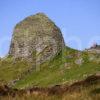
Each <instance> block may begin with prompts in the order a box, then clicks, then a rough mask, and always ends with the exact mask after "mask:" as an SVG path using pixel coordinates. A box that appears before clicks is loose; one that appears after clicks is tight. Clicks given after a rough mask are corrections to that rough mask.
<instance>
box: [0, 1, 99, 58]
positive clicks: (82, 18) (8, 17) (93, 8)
mask: <svg viewBox="0 0 100 100" xmlns="http://www.w3.org/2000/svg"><path fill="white" fill-rule="evenodd" d="M38 12H43V13H45V14H46V15H47V16H48V17H49V18H51V19H52V20H53V21H54V22H55V23H56V25H57V26H58V27H59V28H60V29H61V31H62V34H63V37H64V40H65V42H66V45H67V46H69V47H71V48H75V49H78V50H84V49H85V48H89V47H90V46H91V45H92V44H93V43H98V44H100V0H0V56H1V57H3V56H5V55H6V54H7V53H8V51H9V46H10V41H11V37H12V34H13V29H14V27H15V25H16V24H17V23H18V22H20V21H21V20H23V19H24V18H25V17H27V16H30V15H34V14H36V13H38Z"/></svg>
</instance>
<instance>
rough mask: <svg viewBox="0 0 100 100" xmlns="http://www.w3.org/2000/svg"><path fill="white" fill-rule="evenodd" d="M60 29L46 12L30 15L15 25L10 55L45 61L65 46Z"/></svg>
mask: <svg viewBox="0 0 100 100" xmlns="http://www.w3.org/2000/svg"><path fill="white" fill-rule="evenodd" d="M64 46H65V43H64V39H63V36H62V33H61V31H60V29H59V28H58V27H57V26H56V25H55V24H54V22H52V21H51V20H50V19H49V18H48V17H47V16H46V15H45V14H43V13H38V14H36V15H32V16H29V17H27V18H25V19H24V20H23V21H21V22H20V23H18V24H17V25H16V26H15V29H14V32H13V36H12V40H11V45H10V50H9V55H11V56H12V57H14V58H25V59H32V60H36V61H37V62H40V63H42V62H45V61H46V60H49V59H51V58H53V57H54V56H55V55H56V54H57V53H59V52H60V51H61V49H62V48H64Z"/></svg>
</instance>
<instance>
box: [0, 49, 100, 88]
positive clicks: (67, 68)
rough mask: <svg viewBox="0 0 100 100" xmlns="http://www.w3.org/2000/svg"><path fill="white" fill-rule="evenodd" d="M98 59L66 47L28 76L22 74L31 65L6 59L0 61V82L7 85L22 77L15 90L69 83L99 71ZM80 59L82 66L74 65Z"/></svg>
mask: <svg viewBox="0 0 100 100" xmlns="http://www.w3.org/2000/svg"><path fill="white" fill-rule="evenodd" d="M90 56H93V57H95V59H94V60H92V61H89V57H90ZM99 57H100V56H98V55H95V54H89V53H86V52H79V51H76V50H74V49H70V48H68V47H67V48H66V49H64V50H63V52H60V53H59V54H58V55H57V56H56V57H55V58H54V59H53V60H51V61H49V62H48V61H47V62H45V63H43V64H42V65H41V66H37V67H40V70H39V71H35V70H33V71H31V72H29V73H28V74H24V72H26V71H27V70H28V69H30V67H31V66H32V63H28V62H27V61H24V60H22V61H21V60H18V61H13V59H12V58H6V59H5V60H2V61H0V80H1V81H4V82H7V83H8V82H10V81H11V80H15V79H17V78H19V77H20V76H22V77H21V80H19V81H18V82H16V84H15V86H14V87H15V88H25V87H31V86H33V85H35V86H43V87H47V86H52V85H57V84H66V83H71V82H73V81H76V80H82V79H84V78H86V77H87V76H89V75H90V74H95V73H97V72H98V71H100V63H99V62H100V60H99V61H98V59H99ZM80 58H83V60H84V62H83V64H82V65H77V64H75V60H76V59H80Z"/></svg>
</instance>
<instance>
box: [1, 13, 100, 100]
mask: <svg viewBox="0 0 100 100" xmlns="http://www.w3.org/2000/svg"><path fill="white" fill-rule="evenodd" d="M97 48H98V47H95V49H96V50H97ZM93 49H94V48H91V50H93ZM92 75H94V76H95V75H98V76H100V54H99V53H97V52H91V51H89V50H85V51H79V50H75V49H72V48H70V47H68V46H65V43H64V39H63V36H62V33H61V31H60V29H59V28H58V27H57V26H56V25H55V23H54V22H53V21H51V20H50V19H49V18H48V17H47V16H46V15H45V14H43V13H38V14H36V15H32V16H29V17H27V18H25V19H24V20H23V21H21V22H19V23H18V24H17V25H16V26H15V28H14V33H13V36H12V41H11V46H10V50H9V54H8V56H7V57H5V58H2V59H0V84H6V85H7V86H9V87H10V88H13V89H19V90H20V89H29V88H30V89H31V88H33V87H40V88H51V87H53V86H54V87H55V86H64V85H69V86H70V85H71V84H74V83H75V82H78V81H82V80H85V79H86V78H87V77H89V76H92ZM90 81H91V80H90ZM98 84H99V82H98ZM98 86H99V85H94V87H93V89H95V88H98ZM91 88H92V87H91ZM84 91H85V90H84ZM87 91H88V90H87ZM91 91H92V90H91ZM40 100H41V99H40Z"/></svg>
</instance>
